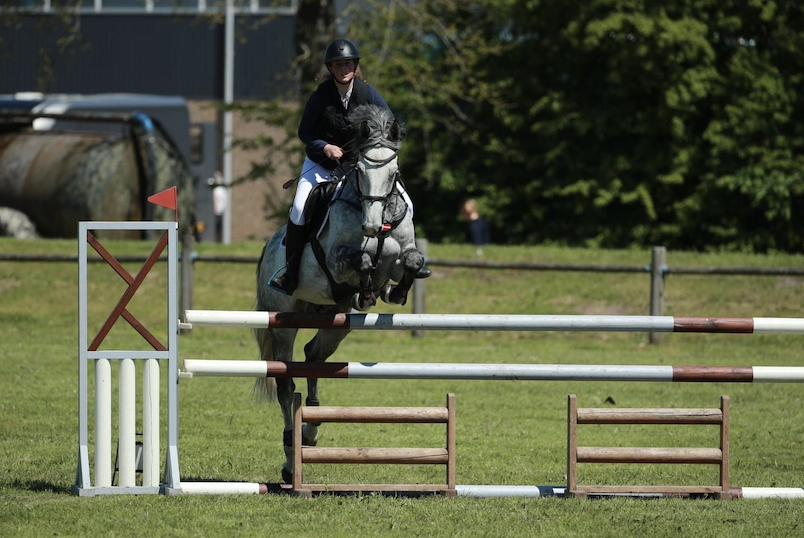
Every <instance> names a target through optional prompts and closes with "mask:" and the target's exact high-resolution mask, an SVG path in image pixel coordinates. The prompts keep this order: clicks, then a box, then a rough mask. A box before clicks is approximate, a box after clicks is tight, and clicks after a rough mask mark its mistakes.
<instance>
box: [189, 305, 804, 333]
mask: <svg viewBox="0 0 804 538" xmlns="http://www.w3.org/2000/svg"><path fill="white" fill-rule="evenodd" d="M185 317H186V321H187V323H188V324H190V325H192V326H219V327H247V328H269V327H270V328H274V329H291V328H294V329H351V330H382V331H393V330H397V331H410V330H444V331H601V332H665V333H671V332H675V333H679V332H692V333H746V334H750V333H757V334H759V333H765V334H771V333H776V334H780V333H787V334H804V318H718V317H680V316H573V315H491V314H489V315H486V314H305V313H299V312H252V311H228V310H186V311H185Z"/></svg>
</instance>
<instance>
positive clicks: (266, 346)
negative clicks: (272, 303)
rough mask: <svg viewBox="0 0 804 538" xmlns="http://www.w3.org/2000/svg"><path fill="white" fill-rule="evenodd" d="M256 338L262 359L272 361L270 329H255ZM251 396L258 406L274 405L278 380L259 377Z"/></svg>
mask: <svg viewBox="0 0 804 538" xmlns="http://www.w3.org/2000/svg"><path fill="white" fill-rule="evenodd" d="M253 333H254V338H256V339H257V345H259V347H260V359H261V360H264V361H271V360H273V359H274V357H273V346H272V345H271V335H270V333H269V332H268V329H254V330H253ZM251 395H252V397H253V398H254V401H255V402H257V403H258V404H264V403H273V402H275V401H276V379H274V378H273V377H258V378H257V379H256V381H254V388H252V389H251Z"/></svg>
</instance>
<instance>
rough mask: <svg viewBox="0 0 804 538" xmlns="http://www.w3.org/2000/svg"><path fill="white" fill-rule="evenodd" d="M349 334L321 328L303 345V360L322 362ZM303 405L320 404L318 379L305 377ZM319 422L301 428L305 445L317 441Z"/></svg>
mask: <svg viewBox="0 0 804 538" xmlns="http://www.w3.org/2000/svg"><path fill="white" fill-rule="evenodd" d="M347 334H349V331H348V330H345V329H344V330H341V329H337V330H336V329H322V330H319V331H318V333H316V335H315V338H313V339H312V340H311V341H310V342H309V343H308V344H307V345H306V346H304V355H305V362H307V363H310V364H313V363H323V362H324V361H325V360H327V359H328V358H329V357H330V356H332V354H333V353H335V350H336V349H338V346H339V345H340V343H341V342H342V341H343V339H344V338H346V335H347ZM305 405H320V401H319V400H318V379H317V378H313V377H308V378H307V400H306V402H305ZM320 425H321V424H320V423H315V422H308V423H307V424H305V425H304V428H303V430H302V440H303V442H304V444H305V445H308V446H315V445H316V444H317V443H318V427H319V426H320Z"/></svg>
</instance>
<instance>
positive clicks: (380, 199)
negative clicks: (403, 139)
mask: <svg viewBox="0 0 804 538" xmlns="http://www.w3.org/2000/svg"><path fill="white" fill-rule="evenodd" d="M380 147H386V148H389V149H393V150H394V152H393V153H392V154H391V156H390V157H388V158H387V159H373V158H371V157H369V156H368V155H367V154H366V151H367V150H368V149H372V148H380ZM360 155H361V157H363V160H365V161H366V162H368V163H369V164H372V165H374V166H385V165H387V164H389V163H390V162H391V161H393V160H394V159H396V158H397V155H399V150H398V149H394V148H390V147H389V146H387V145H385V144H382V143H378V144H375V145H373V146H371V148H363V149H361V150H360ZM359 175H360V167H359V166H355V176H354V177H355V185H354V186H353V188H354V189H355V192H357V196H358V197H359V198H360V201H361V202H366V201H368V202H383V203H388V199H389V198H390V197H391V195H392V194H393V193H394V188H395V187H396V182H397V181H398V180H399V171H397V172H396V174H394V177H393V178H392V179H391V181H390V182H389V183H390V185H389V189H388V192H386V193H385V194H384V195H382V196H369V195H365V194H363V191H362V190H361V189H360V177H359Z"/></svg>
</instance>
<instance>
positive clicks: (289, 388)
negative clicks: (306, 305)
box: [263, 329, 298, 483]
mask: <svg viewBox="0 0 804 538" xmlns="http://www.w3.org/2000/svg"><path fill="white" fill-rule="evenodd" d="M268 331H269V332H270V335H271V344H272V345H271V348H272V352H273V358H274V360H281V361H283V362H292V361H293V342H294V340H295V339H296V333H297V332H298V331H297V329H268ZM263 358H264V357H263ZM295 389H296V385H295V383H294V382H293V379H292V378H290V377H278V378H276V399H277V400H278V401H279V407H280V408H281V410H282V419H283V420H284V423H285V428H284V430H283V432H282V445H283V447H284V451H285V462H284V463H283V464H282V480H283V481H285V482H286V483H290V482H291V481H292V479H293V392H294V391H295Z"/></svg>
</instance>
